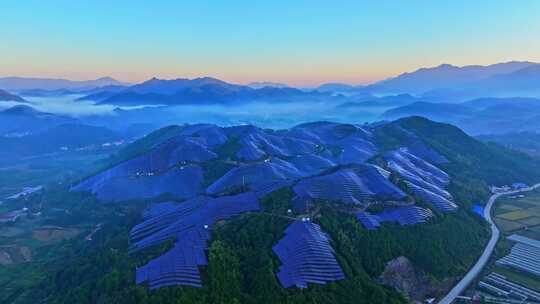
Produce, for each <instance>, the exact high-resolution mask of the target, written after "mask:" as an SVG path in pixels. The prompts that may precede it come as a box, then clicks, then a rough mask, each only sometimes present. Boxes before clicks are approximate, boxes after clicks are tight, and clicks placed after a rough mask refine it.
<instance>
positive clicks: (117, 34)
mask: <svg viewBox="0 0 540 304" xmlns="http://www.w3.org/2000/svg"><path fill="white" fill-rule="evenodd" d="M0 34H1V37H2V40H3V43H2V46H0V67H1V69H0V71H1V72H0V74H1V75H0V76H8V75H20V76H46V77H67V78H72V79H90V78H96V77H100V76H112V77H115V78H119V79H121V80H127V81H142V80H144V79H147V78H150V77H153V76H157V77H161V78H176V77H197V76H207V75H208V76H214V77H219V78H223V79H225V80H228V81H233V82H241V83H244V82H249V81H256V80H260V81H263V80H267V81H282V82H287V83H290V84H295V85H313V84H317V83H321V82H326V81H343V82H351V83H366V82H370V81H375V80H378V79H383V78H386V77H389V76H394V75H396V74H399V73H402V72H406V71H410V70H414V69H416V68H419V67H422V66H434V65H438V64H441V63H452V64H456V65H466V64H490V63H495V62H501V61H509V60H530V61H540V39H538V37H540V1H535V0H528V1H527V0H523V1H482V0H478V1H427V0H426V1H414V0H409V1H406V0H404V1H294V0H289V1H277V0H276V1H267V2H262V1H259V3H257V2H256V1H189V2H188V1H153V2H152V3H151V2H150V1H98V0H95V1H6V2H4V3H3V4H2V11H1V12H0Z"/></svg>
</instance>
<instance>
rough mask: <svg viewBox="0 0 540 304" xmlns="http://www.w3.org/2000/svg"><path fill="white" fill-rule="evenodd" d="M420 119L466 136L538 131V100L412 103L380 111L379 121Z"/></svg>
mask: <svg viewBox="0 0 540 304" xmlns="http://www.w3.org/2000/svg"><path fill="white" fill-rule="evenodd" d="M408 116H422V117H426V118H429V119H432V120H435V121H440V122H447V123H452V124H455V125H457V126H459V127H460V128H462V129H463V130H465V131H466V132H467V133H469V134H473V135H477V134H503V133H508V132H525V131H528V132H540V123H539V122H540V99H536V98H523V97H516V98H479V99H473V100H469V101H466V102H463V103H457V104H456V103H434V102H414V103H411V104H408V105H404V106H401V107H396V108H393V109H390V110H388V111H386V112H384V113H383V114H382V115H381V118H382V119H386V120H393V119H399V118H403V117H408Z"/></svg>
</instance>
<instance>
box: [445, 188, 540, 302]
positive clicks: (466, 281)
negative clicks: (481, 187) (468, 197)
mask: <svg viewBox="0 0 540 304" xmlns="http://www.w3.org/2000/svg"><path fill="white" fill-rule="evenodd" d="M538 187H540V183H538V184H536V185H534V186H531V187H528V188H523V189H520V190H512V191H507V192H500V193H495V194H493V195H492V196H491V197H490V198H489V200H488V203H487V204H486V206H485V208H484V217H485V218H486V220H487V222H488V223H489V225H490V227H491V238H490V239H489V242H488V243H487V245H486V248H485V249H484V252H482V255H481V256H480V258H479V259H478V261H476V264H474V266H473V267H472V268H471V269H470V270H469V272H467V274H466V275H465V276H464V277H463V278H462V279H461V281H459V282H458V283H457V284H456V285H455V286H454V288H452V289H451V290H450V292H448V294H447V295H446V296H445V297H444V298H442V299H441V300H440V301H439V304H450V303H452V302H454V300H455V299H456V297H458V296H459V295H460V294H462V293H463V292H464V291H465V289H467V287H468V286H469V285H470V284H471V282H472V281H473V280H474V279H475V278H476V277H477V276H478V275H479V274H480V273H481V272H482V269H484V267H485V266H486V264H487V262H488V261H489V258H490V257H491V255H492V254H493V250H494V249H495V246H496V245H497V242H498V241H499V237H500V234H501V233H500V231H499V228H497V225H495V222H494V221H493V219H492V218H491V208H492V207H493V204H494V203H495V201H496V200H497V199H498V198H499V197H501V196H503V195H508V194H515V193H520V192H526V191H532V190H534V189H536V188H538Z"/></svg>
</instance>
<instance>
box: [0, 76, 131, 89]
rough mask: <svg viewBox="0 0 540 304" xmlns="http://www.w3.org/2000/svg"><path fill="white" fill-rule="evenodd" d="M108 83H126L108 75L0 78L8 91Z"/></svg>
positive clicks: (70, 87)
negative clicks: (70, 77)
mask: <svg viewBox="0 0 540 304" xmlns="http://www.w3.org/2000/svg"><path fill="white" fill-rule="evenodd" d="M108 85H126V83H123V82H120V81H118V80H116V79H113V78H110V77H102V78H98V79H95V80H83V81H76V80H67V79H53V78H28V77H3V78H0V87H1V88H4V89H6V90H10V91H22V90H31V89H42V90H60V89H68V90H69V89H93V88H97V87H103V86H108Z"/></svg>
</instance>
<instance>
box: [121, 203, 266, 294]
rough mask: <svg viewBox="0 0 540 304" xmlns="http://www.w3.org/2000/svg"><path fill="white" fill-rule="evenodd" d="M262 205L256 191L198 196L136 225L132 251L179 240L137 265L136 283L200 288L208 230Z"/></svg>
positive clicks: (133, 230)
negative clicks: (210, 196) (220, 222)
mask: <svg viewBox="0 0 540 304" xmlns="http://www.w3.org/2000/svg"><path fill="white" fill-rule="evenodd" d="M259 208H260V207H259V203H258V200H257V198H256V196H255V195H254V194H253V193H243V194H239V195H235V196H223V197H219V198H208V197H198V198H195V199H192V200H189V201H187V202H184V203H180V204H178V206H177V207H175V208H172V209H169V210H166V211H164V212H161V213H157V215H156V216H154V217H149V218H148V219H147V220H145V221H144V222H142V223H141V224H138V225H136V226H135V227H133V229H132V230H131V232H130V239H131V242H132V246H131V249H130V251H131V252H136V251H139V250H141V249H144V248H147V247H150V246H154V245H157V244H161V243H163V242H164V241H167V240H171V239H174V240H176V243H175V245H174V247H173V248H172V249H171V250H169V251H168V252H166V253H165V254H163V255H161V256H159V257H157V258H155V259H153V260H151V261H150V262H149V263H148V264H146V265H144V266H142V267H140V268H137V277H136V282H137V284H142V283H145V282H148V284H149V287H150V289H156V288H160V287H164V286H171V285H189V286H195V287H200V286H201V278H200V273H199V269H198V266H201V265H206V264H207V263H208V262H207V259H206V255H205V250H206V249H207V247H208V245H207V242H208V240H209V239H210V233H209V231H208V229H210V227H211V225H212V224H214V223H215V222H216V221H219V220H224V219H228V218H230V217H232V216H235V215H237V214H240V213H243V212H248V211H257V210H259Z"/></svg>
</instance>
